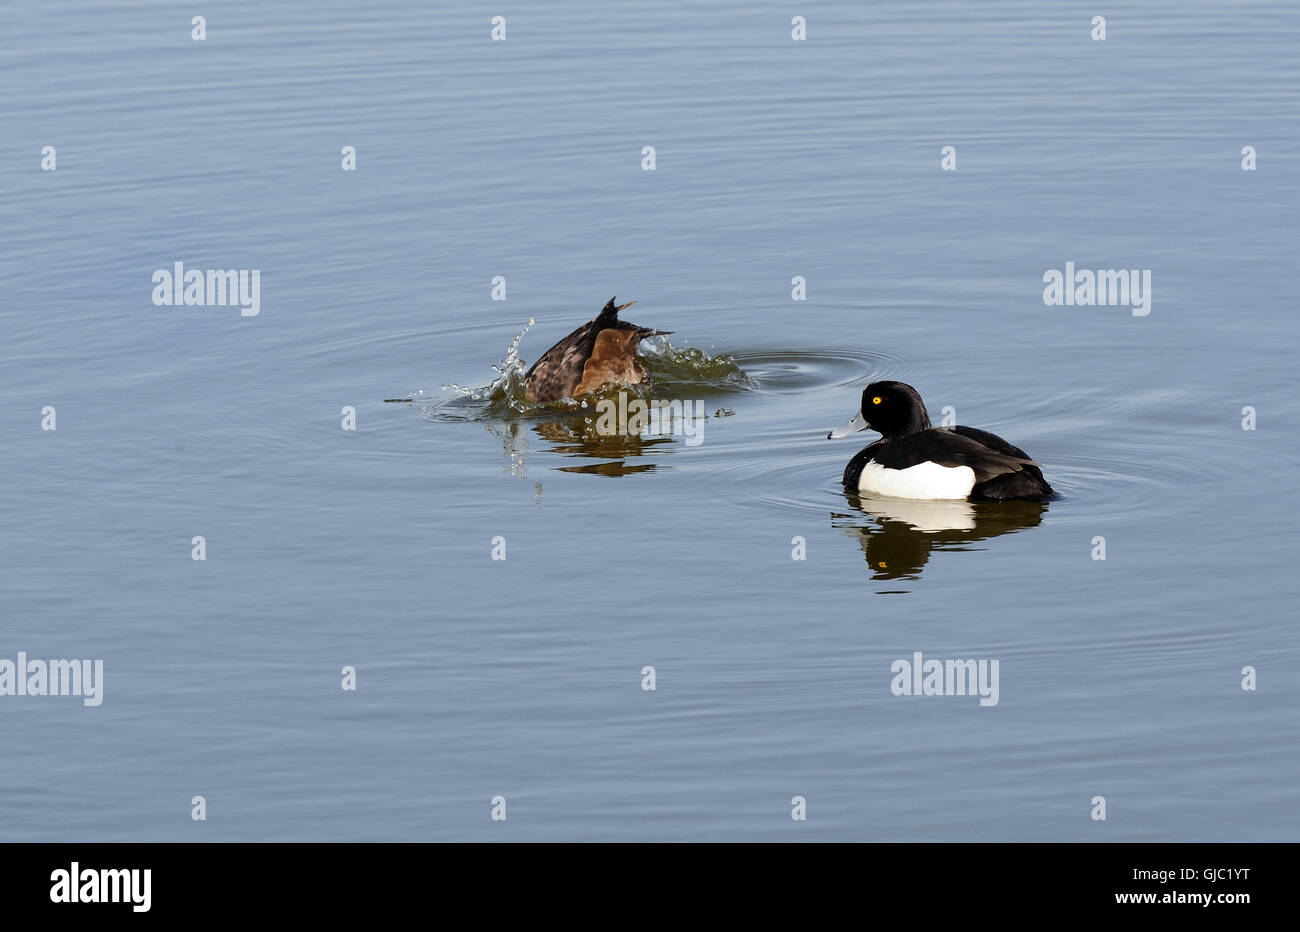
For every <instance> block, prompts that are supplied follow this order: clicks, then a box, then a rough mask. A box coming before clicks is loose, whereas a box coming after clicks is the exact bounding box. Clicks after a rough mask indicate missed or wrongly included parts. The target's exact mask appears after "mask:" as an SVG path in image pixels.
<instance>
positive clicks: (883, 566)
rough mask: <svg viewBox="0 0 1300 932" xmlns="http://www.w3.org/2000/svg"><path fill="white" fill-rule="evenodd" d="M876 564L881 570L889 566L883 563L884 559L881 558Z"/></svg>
mask: <svg viewBox="0 0 1300 932" xmlns="http://www.w3.org/2000/svg"><path fill="white" fill-rule="evenodd" d="M876 565H877V566H879V567H880V568H881V569H882V570H887V569H889V567H888V566H886V565H885V561H884V560H881V561H880V562H879V563H877V564H876Z"/></svg>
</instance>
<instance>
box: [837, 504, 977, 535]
mask: <svg viewBox="0 0 1300 932" xmlns="http://www.w3.org/2000/svg"><path fill="white" fill-rule="evenodd" d="M860 501H861V503H862V510H863V511H865V512H866V513H867V514H869V515H876V516H877V517H880V518H887V519H889V520H891V521H901V522H903V523H904V524H910V525H911V526H912V527H914V528H915V529H916V530H918V531H927V532H935V531H973V530H975V506H973V505H972V504H971V503H970V502H940V501H934V502H922V501H901V500H898V499H883V498H863V499H860Z"/></svg>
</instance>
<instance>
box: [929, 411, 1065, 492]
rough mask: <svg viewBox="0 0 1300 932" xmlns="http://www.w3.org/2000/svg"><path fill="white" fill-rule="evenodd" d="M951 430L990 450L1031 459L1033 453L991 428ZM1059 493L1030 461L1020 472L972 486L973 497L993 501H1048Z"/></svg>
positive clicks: (1004, 474) (956, 428) (1003, 475)
mask: <svg viewBox="0 0 1300 932" xmlns="http://www.w3.org/2000/svg"><path fill="white" fill-rule="evenodd" d="M950 429H951V430H952V432H953V433H955V434H961V435H962V436H963V437H969V438H970V439H972V440H974V441H977V442H978V443H982V444H984V446H986V447H988V448H989V449H990V450H993V451H995V452H997V453H1001V454H1003V455H1005V456H1015V457H1018V458H1020V459H1025V460H1027V459H1029V458H1030V457H1029V454H1028V453H1026V452H1025V451H1024V450H1022V449H1020V447H1018V446H1015V445H1014V444H1011V443H1007V441H1005V440H1003V439H1002V438H1001V437H999V436H998V435H997V434H991V433H989V432H988V431H987V430H980V429H979V428H978V427H960V426H958V427H953V428H950ZM1055 494H1056V492H1055V491H1053V489H1052V487H1051V486H1050V485H1048V484H1047V480H1046V479H1044V478H1043V471H1042V470H1041V469H1039V468H1038V467H1037V466H1035V465H1033V464H1032V463H1026V464H1025V466H1024V468H1023V469H1021V470H1020V471H1019V472H1010V473H1003V474H1002V475H1000V476H994V477H993V478H992V479H989V480H987V481H985V482H979V483H976V485H975V488H973V489H971V498H981V499H988V500H989V501H1005V500H1007V499H1012V498H1023V499H1027V500H1029V501H1044V500H1046V499H1049V498H1051V497H1052V496H1053V495H1055Z"/></svg>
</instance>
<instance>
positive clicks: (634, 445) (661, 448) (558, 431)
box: [533, 417, 674, 476]
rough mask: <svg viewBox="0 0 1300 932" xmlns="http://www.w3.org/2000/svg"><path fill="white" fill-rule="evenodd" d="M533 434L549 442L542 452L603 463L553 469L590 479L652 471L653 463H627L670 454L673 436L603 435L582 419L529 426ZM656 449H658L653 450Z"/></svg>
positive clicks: (589, 420) (586, 419) (594, 426)
mask: <svg viewBox="0 0 1300 932" xmlns="http://www.w3.org/2000/svg"><path fill="white" fill-rule="evenodd" d="M533 431H534V432H535V433H536V434H537V435H538V436H540V437H543V438H545V439H546V440H549V441H551V442H552V443H553V444H554V446H552V447H549V448H548V449H547V451H546V452H548V453H559V454H561V455H562V456H575V457H582V458H584V459H598V460H605V462H600V463H585V464H583V465H582V466H557V467H555V468H556V469H557V470H558V471H560V472H577V473H589V474H591V475H594V476H627V475H630V474H632V473H638V472H652V471H654V470H655V469H658V468H660V467H659V466H658V465H656V464H655V463H636V464H629V463H628V462H627V460H629V459H633V458H636V457H641V456H645V455H646V454H647V453H648V452H651V451H653V452H655V453H671V452H672V451H673V448H674V443H673V437H672V436H663V437H642V436H640V435H639V434H635V433H627V434H604V433H601V432H600V431H599V430H598V429H597V427H596V424H595V422H594V421H592V420H591V419H589V418H585V417H566V418H560V419H557V420H551V421H542V422H540V423H538V424H534V425H533ZM656 448H658V449H656Z"/></svg>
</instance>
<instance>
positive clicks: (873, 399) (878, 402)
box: [871, 395, 880, 405]
mask: <svg viewBox="0 0 1300 932" xmlns="http://www.w3.org/2000/svg"><path fill="white" fill-rule="evenodd" d="M871 403H872V404H873V405H878V404H880V396H879V395H877V396H876V397H875V398H872V399H871Z"/></svg>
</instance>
